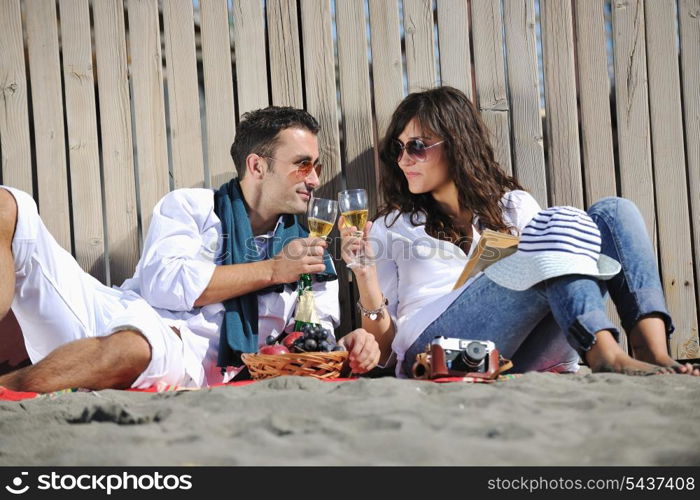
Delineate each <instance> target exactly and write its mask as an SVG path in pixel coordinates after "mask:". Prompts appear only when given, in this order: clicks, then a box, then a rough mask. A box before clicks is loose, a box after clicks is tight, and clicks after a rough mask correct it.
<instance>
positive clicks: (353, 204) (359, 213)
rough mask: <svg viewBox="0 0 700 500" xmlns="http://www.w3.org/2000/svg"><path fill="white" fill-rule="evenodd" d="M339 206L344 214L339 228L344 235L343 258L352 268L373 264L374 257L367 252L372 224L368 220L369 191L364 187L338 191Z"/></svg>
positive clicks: (342, 235)
mask: <svg viewBox="0 0 700 500" xmlns="http://www.w3.org/2000/svg"><path fill="white" fill-rule="evenodd" d="M338 207H339V208H340V213H341V214H342V217H341V223H340V224H338V229H339V230H340V235H341V237H343V241H342V248H341V253H342V254H343V260H345V262H346V263H347V265H348V267H349V268H351V269H353V268H356V267H357V268H360V267H366V266H368V265H371V264H372V259H371V258H370V257H368V256H367V255H366V253H365V249H366V247H367V244H366V243H367V234H368V231H369V227H371V225H372V224H371V223H368V222H367V218H368V215H369V210H368V207H367V191H365V190H364V189H348V190H346V191H341V192H340V193H338ZM353 238H354V239H353Z"/></svg>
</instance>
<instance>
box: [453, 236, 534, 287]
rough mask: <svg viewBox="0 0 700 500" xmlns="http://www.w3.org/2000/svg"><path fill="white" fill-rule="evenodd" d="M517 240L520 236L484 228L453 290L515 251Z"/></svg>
mask: <svg viewBox="0 0 700 500" xmlns="http://www.w3.org/2000/svg"><path fill="white" fill-rule="evenodd" d="M519 241H520V238H518V237H517V236H513V235H512V234H504V233H498V232H496V231H492V230H491V229H485V230H484V231H483V232H482V233H481V238H480V239H479V242H478V243H477V244H476V248H474V251H473V252H472V255H471V256H470V257H469V260H468V261H467V263H466V264H465V265H464V269H463V270H462V274H460V275H459V278H457V282H456V283H455V286H454V288H453V290H456V289H457V288H459V287H461V286H462V285H464V284H465V283H466V282H467V280H468V279H470V278H472V277H473V276H476V274H477V273H479V272H481V271H483V270H484V269H486V268H487V267H489V266H490V265H491V264H493V263H494V262H496V261H498V260H501V259H502V258H503V257H507V256H508V255H510V254H512V253H515V251H516V250H517V249H518V242H519Z"/></svg>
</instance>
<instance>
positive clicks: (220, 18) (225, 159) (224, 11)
mask: <svg viewBox="0 0 700 500" xmlns="http://www.w3.org/2000/svg"><path fill="white" fill-rule="evenodd" d="M200 9H201V17H202V59H203V65H204V96H205V100H206V108H207V117H206V119H207V161H208V163H209V174H210V176H211V185H212V186H213V187H219V186H220V185H221V184H223V183H224V182H226V181H228V180H229V179H231V177H232V176H233V171H234V170H235V168H234V167H233V161H232V160H231V156H230V154H229V150H230V148H231V143H232V142H233V138H234V136H235V134H236V109H235V106H234V102H233V73H232V69H231V40H230V35H229V29H228V7H227V4H226V0H209V1H207V2H202V3H201V4H200Z"/></svg>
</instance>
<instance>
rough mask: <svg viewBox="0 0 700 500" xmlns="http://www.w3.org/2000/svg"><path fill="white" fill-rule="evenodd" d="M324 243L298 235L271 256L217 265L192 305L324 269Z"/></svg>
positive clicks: (235, 294)
mask: <svg viewBox="0 0 700 500" xmlns="http://www.w3.org/2000/svg"><path fill="white" fill-rule="evenodd" d="M327 246H328V244H327V243H326V242H325V241H324V240H323V239H320V238H300V239H297V240H294V241H291V242H290V243H288V244H287V245H286V246H285V247H284V248H283V249H282V251H280V253H279V254H277V255H275V256H274V257H273V258H272V259H268V260H263V261H260V262H253V263H250V264H232V265H227V266H217V267H216V269H214V274H213V275H212V278H211V280H210V281H209V284H208V285H207V287H206V289H205V290H204V292H202V294H201V295H200V296H199V298H198V299H197V300H196V301H195V303H194V305H195V306H196V307H201V306H205V305H208V304H215V303H217V302H223V301H224V300H228V299H230V298H233V297H239V296H241V295H245V294H247V293H250V292H255V291H257V290H260V289H262V288H265V287H268V286H271V285H277V284H280V283H290V282H293V281H296V280H298V279H299V275H301V274H303V273H308V274H313V273H319V272H322V271H325V269H326V266H325V264H324V262H323V252H324V250H325V248H326V247H327ZM336 297H337V293H336ZM336 301H337V298H336Z"/></svg>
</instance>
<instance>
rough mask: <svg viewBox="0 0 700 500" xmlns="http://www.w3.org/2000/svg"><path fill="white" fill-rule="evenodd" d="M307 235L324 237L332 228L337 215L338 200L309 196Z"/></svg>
mask: <svg viewBox="0 0 700 500" xmlns="http://www.w3.org/2000/svg"><path fill="white" fill-rule="evenodd" d="M307 215H308V223H309V236H310V237H312V238H325V237H326V236H328V235H329V234H330V232H331V231H332V230H333V225H334V224H335V219H336V218H337V217H338V202H337V201H335V200H327V199H325V198H311V200H310V201H309V209H308V213H307Z"/></svg>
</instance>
